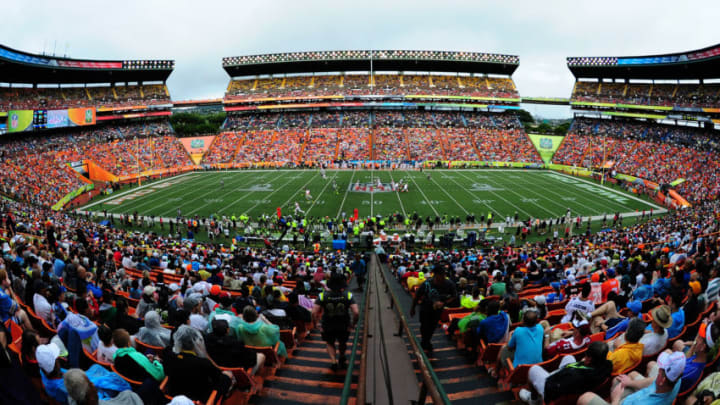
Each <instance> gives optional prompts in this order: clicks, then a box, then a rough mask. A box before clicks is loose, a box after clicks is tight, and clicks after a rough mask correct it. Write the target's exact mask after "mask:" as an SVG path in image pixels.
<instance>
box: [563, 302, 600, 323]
mask: <svg viewBox="0 0 720 405" xmlns="http://www.w3.org/2000/svg"><path fill="white" fill-rule="evenodd" d="M594 310H595V303H594V302H592V301H591V300H585V301H583V300H581V299H580V297H574V298H572V299H571V300H570V302H568V303H567V305H565V312H566V314H565V316H563V318H562V320H561V321H560V323H565V322H570V320H571V319H572V316H573V312H575V311H581V312H583V313H584V314H585V315H587V316H588V317H589V316H590V313H591V312H592V311H594Z"/></svg>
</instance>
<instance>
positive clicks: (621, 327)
mask: <svg viewBox="0 0 720 405" xmlns="http://www.w3.org/2000/svg"><path fill="white" fill-rule="evenodd" d="M642 307H643V304H642V302H640V301H629V302H628V303H627V308H628V309H629V310H630V313H631V316H630V317H627V318H624V319H622V320H621V321H620V322H618V323H616V324H615V326H612V327H610V328H608V330H607V331H606V332H605V340H609V339H611V338H612V337H614V336H616V335H617V334H619V333H620V332H625V331H626V330H627V327H628V324H629V323H630V319H632V317H637V316H640V315H641V314H642Z"/></svg>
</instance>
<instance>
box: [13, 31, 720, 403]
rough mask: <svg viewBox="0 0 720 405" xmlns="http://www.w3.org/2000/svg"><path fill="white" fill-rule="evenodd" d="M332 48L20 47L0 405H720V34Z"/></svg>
mask: <svg viewBox="0 0 720 405" xmlns="http://www.w3.org/2000/svg"><path fill="white" fill-rule="evenodd" d="M710 42H712V39H710ZM107 46H108V47H110V48H112V45H111V43H108V45H107ZM315 48H316V46H315V45H314V44H308V46H307V48H306V49H310V50H297V51H293V52H280V53H271V51H273V49H272V48H266V49H267V51H268V52H266V53H262V52H257V53H247V54H239V55H235V56H232V55H228V56H225V57H222V58H221V59H220V58H217V59H216V60H205V61H203V63H204V64H205V65H207V67H208V69H212V68H215V69H217V70H222V72H223V74H224V79H223V80H224V81H225V87H224V89H222V90H219V91H218V96H219V97H216V98H204V97H202V96H201V95H198V96H197V97H195V98H191V99H184V100H180V99H175V98H174V97H172V94H173V93H174V91H175V90H174V89H173V86H171V85H170V83H171V78H172V76H173V75H174V74H177V73H175V71H176V69H178V70H179V69H180V68H181V65H182V63H181V62H179V61H176V60H172V59H137V58H131V57H129V58H123V57H122V55H121V54H120V53H119V52H115V51H113V50H112V49H110V53H111V54H116V55H117V57H116V58H113V59H105V58H70V57H67V56H63V57H60V56H57V55H49V54H47V53H44V52H43V53H37V52H31V51H28V50H22V49H16V48H15V47H11V46H9V45H4V44H0V153H1V155H2V160H0V179H1V182H0V193H1V194H2V198H1V199H0V212H1V214H2V223H1V226H0V239H1V241H0V242H2V249H3V257H2V259H1V260H0V282H1V283H2V284H1V288H0V318H1V319H0V320H1V321H2V326H0V337H2V338H1V339H0V345H1V347H2V350H1V351H0V359H2V360H1V361H0V373H2V377H1V378H0V403H7V404H60V405H64V404H78V405H85V404H87V405H92V404H168V403H169V404H212V405H220V404H226V405H235V404H238V405H244V404H281V405H283V404H285V405H295V404H341V405H347V404H353V405H356V404H362V405H365V404H393V403H396V402H397V403H413V404H418V403H433V404H442V405H446V404H523V403H528V404H554V405H565V404H576V403H577V404H583V405H585V404H592V405H595V404H627V405H632V404H667V405H670V404H678V405H680V404H690V405H693V404H698V405H700V404H703V405H706V404H717V403H720V402H714V401H716V400H718V401H720V378H719V377H720V371H719V370H720V368H719V367H720V363H718V360H719V359H720V350H718V349H719V348H720V324H718V325H715V324H714V321H715V320H718V319H720V318H719V317H718V315H719V312H718V311H719V310H720V308H718V304H717V301H718V298H720V297H719V296H718V293H719V291H720V257H719V256H718V251H719V249H720V238H719V237H718V235H719V234H720V203H719V202H718V194H719V193H720V136H719V135H720V132H718V130H719V129H720V80H719V79H720V45H712V46H708V47H705V48H701V49H673V48H669V49H666V52H665V53H660V54H649V55H629V56H600V57H598V56H574V55H570V56H567V57H566V59H565V65H564V66H563V65H560V66H557V69H558V70H563V71H564V72H565V73H567V74H568V77H572V81H573V82H572V83H567V84H568V86H569V87H570V86H571V87H572V91H571V92H570V93H569V94H566V96H565V97H564V98H562V97H561V98H557V97H527V96H524V95H523V94H525V92H524V91H523V89H522V88H519V86H518V85H517V84H516V79H515V78H516V71H517V70H518V68H520V66H521V61H522V60H523V55H522V54H520V55H513V54H505V53H490V52H488V53H486V52H475V51H466V50H462V49H453V48H454V47H453V46H452V44H449V45H448V46H447V49H444V50H417V49H366V50H362V49H346V50H333V49H331V48H328V49H327V50H312V49H315ZM368 48H369V46H368ZM104 54H106V53H104ZM220 92H222V96H220ZM527 106H544V107H548V106H549V107H550V108H556V107H557V108H564V109H567V111H570V113H569V114H570V116H569V117H568V118H567V119H566V120H564V123H561V124H560V125H557V124H555V123H548V122H547V121H543V120H540V119H539V118H538V120H537V121H536V118H537V117H535V118H534V117H533V115H532V114H530V113H529V112H528V111H527V110H526V109H527V108H528V107H527ZM551 124H552V125H551ZM719 322H720V320H719ZM716 383H717V384H716Z"/></svg>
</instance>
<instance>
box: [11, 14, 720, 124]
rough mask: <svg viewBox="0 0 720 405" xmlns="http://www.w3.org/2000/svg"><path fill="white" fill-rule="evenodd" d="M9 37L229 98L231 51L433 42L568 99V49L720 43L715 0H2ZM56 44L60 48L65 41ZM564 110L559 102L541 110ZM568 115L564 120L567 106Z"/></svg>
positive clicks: (193, 93)
mask: <svg viewBox="0 0 720 405" xmlns="http://www.w3.org/2000/svg"><path fill="white" fill-rule="evenodd" d="M2 3H3V7H2V11H0V16H1V18H2V21H3V23H2V24H0V43H2V44H4V45H7V46H10V47H12V48H16V49H20V50H24V51H27V52H33V53H40V52H42V51H43V49H44V50H45V51H46V52H47V53H52V52H53V49H54V50H55V53H56V54H57V55H60V56H62V55H63V54H65V52H66V46H67V54H68V56H70V57H73V58H90V59H136V58H138V59H140V58H145V59H150V58H163V59H166V58H167V59H174V60H175V61H176V66H175V71H174V72H173V74H172V75H171V76H170V79H169V81H168V87H169V89H170V93H171V96H172V98H173V99H174V100H186V99H198V98H211V97H221V96H222V94H223V92H224V90H225V88H226V86H227V84H228V80H229V78H228V76H227V75H226V74H225V71H224V70H222V67H221V59H222V57H224V56H238V55H247V54H257V53H274V52H287V51H308V50H333V49H427V50H453V51H455V50H458V51H459V50H466V51H479V52H498V53H509V54H515V55H519V56H520V67H519V68H518V70H517V71H516V73H515V75H514V79H515V82H516V84H517V87H518V89H519V91H520V94H521V95H523V96H547V97H552V96H556V97H568V96H569V95H570V91H571V90H572V84H573V78H572V75H571V74H570V72H569V71H568V69H567V67H566V65H565V57H567V56H621V55H646V54H656V53H668V52H679V51H687V50H693V49H697V48H702V47H705V46H708V45H712V44H716V43H720V24H718V23H717V19H718V17H719V16H720V2H718V1H717V0H716V1H690V0H688V1H686V2H679V1H677V0H675V1H664V0H663V1H637V0H636V1H628V0H624V1H615V0H605V1H599V2H598V1H578V0H575V1H504V2H490V1H477V0H476V1H448V0H446V1H425V0H415V1H406V2H405V1H404V2H393V1H387V0H385V1H377V0H366V1H359V2H356V1H339V0H336V1H280V0H266V1H254V0H245V1H242V0H235V1H216V0H205V1H196V0H195V1H190V0H174V1H158V0H124V1H118V2H106V1H97V0H93V1H86V0H78V1H74V0H65V1H57V0H32V1H30V0H22V1H16V0H4V1H3V2H2ZM55 43H57V45H55ZM545 111H547V112H546V114H548V115H554V114H556V113H554V112H553V111H555V110H553V109H549V110H548V109H546V108H545V109H535V111H533V109H532V108H531V112H535V113H541V114H543V113H544V112H545ZM560 115H563V114H562V113H560Z"/></svg>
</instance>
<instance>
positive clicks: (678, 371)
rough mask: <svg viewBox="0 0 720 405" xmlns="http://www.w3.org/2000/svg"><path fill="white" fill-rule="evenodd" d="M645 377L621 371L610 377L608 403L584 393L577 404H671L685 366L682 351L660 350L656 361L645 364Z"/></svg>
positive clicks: (590, 393) (591, 393)
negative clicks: (620, 373) (616, 375)
mask: <svg viewBox="0 0 720 405" xmlns="http://www.w3.org/2000/svg"><path fill="white" fill-rule="evenodd" d="M647 369H648V376H647V377H643V376H642V375H641V374H640V373H638V372H637V371H633V372H632V373H630V374H628V375H625V374H622V375H620V376H618V377H616V378H615V379H614V380H613V386H612V389H611V392H610V402H609V403H608V402H607V401H605V400H604V399H602V398H600V397H599V396H598V395H597V394H595V393H594V392H586V393H584V394H583V395H582V396H580V398H579V399H578V401H577V404H578V405H609V404H612V405H647V404H652V405H672V403H673V401H675V398H676V397H677V394H678V392H680V380H681V377H682V374H683V371H684V369H685V355H684V354H683V353H682V352H671V353H668V352H663V353H661V354H660V356H659V357H658V360H657V362H654V361H651V362H650V363H648V366H647Z"/></svg>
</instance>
